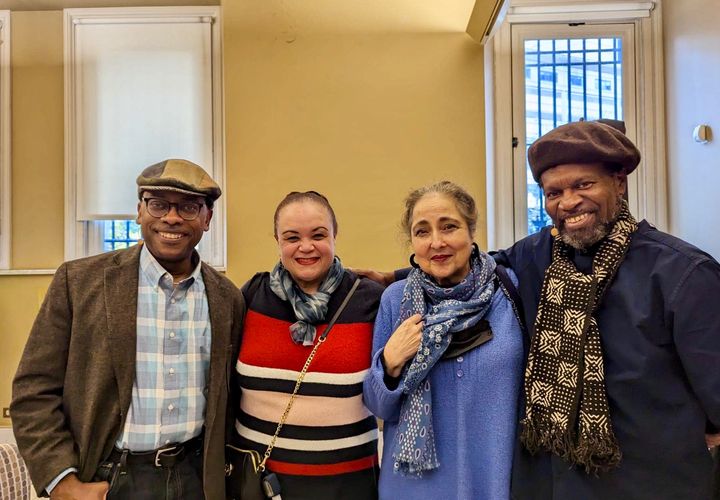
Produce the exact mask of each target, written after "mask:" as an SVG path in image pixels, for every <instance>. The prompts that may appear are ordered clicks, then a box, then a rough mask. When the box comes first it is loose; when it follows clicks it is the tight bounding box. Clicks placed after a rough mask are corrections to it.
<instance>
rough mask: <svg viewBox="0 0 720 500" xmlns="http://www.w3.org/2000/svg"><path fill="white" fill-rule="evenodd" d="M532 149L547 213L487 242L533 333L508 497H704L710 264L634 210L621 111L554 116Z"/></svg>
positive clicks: (716, 363)
mask: <svg viewBox="0 0 720 500" xmlns="http://www.w3.org/2000/svg"><path fill="white" fill-rule="evenodd" d="M528 159H529V163H530V168H531V170H532V172H533V176H534V177H535V180H536V181H537V182H538V183H539V184H540V186H541V187H542V188H543V192H544V195H545V205H546V206H545V208H546V211H547V213H548V215H550V217H551V218H552V221H553V224H554V226H553V227H552V228H549V227H548V228H545V229H543V230H542V231H540V232H539V233H537V234H534V235H531V236H528V237H527V238H524V239H522V240H520V241H518V242H517V243H516V244H515V245H513V246H512V247H511V248H509V249H507V250H504V251H501V252H499V253H498V254H497V255H496V259H497V260H498V261H499V262H501V263H504V264H505V265H508V266H510V267H512V269H513V270H514V271H515V273H516V274H517V276H518V279H519V281H520V288H519V291H520V295H521V297H522V303H523V305H524V312H525V320H526V321H525V322H526V324H527V325H528V327H529V330H530V338H531V340H530V346H529V356H528V363H527V368H526V373H525V386H524V394H523V398H522V407H521V409H520V414H521V415H524V417H522V419H521V424H520V429H519V430H520V440H519V442H520V443H522V444H519V446H518V448H517V449H516V451H515V460H514V465H513V483H512V490H513V498H528V499H568V498H578V499H680V498H682V499H690V498H693V499H709V498H711V496H712V493H711V489H712V468H713V463H712V458H711V453H710V451H709V448H710V447H711V446H712V445H713V443H715V444H717V437H718V436H717V435H716V433H717V432H718V427H720V307H718V304H720V265H719V264H718V263H717V262H716V261H715V260H714V259H713V258H712V257H711V256H710V255H708V254H707V253H705V252H703V251H701V250H699V249H697V248H695V247H694V246H692V245H690V244H689V243H686V242H684V241H682V240H680V239H678V238H675V237H673V236H671V235H669V234H666V233H663V232H661V231H658V230H657V229H655V228H654V227H653V226H652V225H650V224H649V223H648V222H646V221H640V222H636V220H635V219H634V218H633V216H632V214H630V212H629V210H628V205H627V203H626V202H625V200H624V199H623V196H624V194H625V191H626V187H627V175H628V174H630V173H631V172H632V171H633V170H634V169H635V168H636V167H637V165H638V163H639V162H640V153H639V151H638V150H637V148H636V147H635V146H634V144H633V143H632V142H631V141H630V140H629V139H628V138H627V137H626V136H625V134H624V126H623V124H622V123H621V122H589V121H588V122H577V123H570V124H567V125H562V126H560V127H557V128H556V129H554V130H552V131H550V132H548V133H547V134H545V135H544V136H543V137H541V138H540V139H538V140H537V141H536V142H535V143H534V144H533V145H532V146H531V147H530V149H529V151H528ZM706 434H707V436H706ZM706 439H707V440H706Z"/></svg>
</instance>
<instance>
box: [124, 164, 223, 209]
mask: <svg viewBox="0 0 720 500" xmlns="http://www.w3.org/2000/svg"><path fill="white" fill-rule="evenodd" d="M136 182H137V185H138V195H142V193H143V191H177V192H180V193H185V194H194V195H198V196H205V197H206V198H207V199H208V200H210V202H214V201H215V200H217V199H218V198H219V197H220V195H221V194H222V191H220V186H218V185H217V183H216V182H215V181H214V180H213V179H212V177H210V175H209V174H208V173H207V172H205V170H203V168H202V167H201V166H199V165H196V164H194V163H193V162H191V161H188V160H165V161H161V162H160V163H156V164H155V165H150V166H149V167H147V168H146V169H145V170H143V171H142V173H141V174H140V175H138V177H137V180H136Z"/></svg>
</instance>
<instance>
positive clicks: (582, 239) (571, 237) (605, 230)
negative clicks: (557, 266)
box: [560, 198, 622, 250]
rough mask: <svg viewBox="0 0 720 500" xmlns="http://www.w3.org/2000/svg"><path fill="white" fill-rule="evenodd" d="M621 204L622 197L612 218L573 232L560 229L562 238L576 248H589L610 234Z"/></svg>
mask: <svg viewBox="0 0 720 500" xmlns="http://www.w3.org/2000/svg"><path fill="white" fill-rule="evenodd" d="M621 206H622V198H618V202H617V204H616V205H615V210H613V212H612V213H611V214H610V220H601V221H599V222H598V223H597V224H595V225H594V226H592V227H588V228H585V229H582V230H579V231H573V232H572V233H568V232H566V231H565V230H564V229H560V239H562V241H563V243H565V244H566V245H570V246H571V247H573V248H575V249H576V250H587V249H588V248H590V247H591V246H593V245H594V244H595V243H597V242H598V241H600V240H602V239H604V238H605V237H606V236H607V235H608V234H610V230H611V229H612V227H613V225H614V224H615V221H616V220H617V218H618V215H619V214H620V207H621Z"/></svg>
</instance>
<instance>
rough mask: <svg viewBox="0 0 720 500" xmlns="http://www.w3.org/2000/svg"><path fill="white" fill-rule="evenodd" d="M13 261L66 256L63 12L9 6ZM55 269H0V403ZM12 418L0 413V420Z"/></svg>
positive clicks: (36, 263) (39, 263)
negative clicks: (25, 272) (21, 272)
mask: <svg viewBox="0 0 720 500" xmlns="http://www.w3.org/2000/svg"><path fill="white" fill-rule="evenodd" d="M10 23H11V55H10V58H11V63H12V130H11V133H12V256H11V258H12V263H11V264H12V267H14V268H16V269H38V268H54V267H56V266H57V265H58V264H60V263H61V262H62V258H63V210H64V205H63V190H64V187H63V186H64V180H63V179H64V178H63V68H62V60H63V54H62V12H57V11H54V12H12V13H11V18H10ZM49 283H50V276H0V318H1V319H0V325H1V327H2V331H1V332H0V333H1V334H2V339H3V340H2V349H0V407H7V406H8V404H9V402H10V382H11V380H12V376H13V374H14V373H15V368H16V367H17V364H18V361H19V359H20V354H21V353H22V348H23V346H24V345H25V339H26V337H27V332H28V331H29V329H30V326H31V325H32V321H33V319H34V318H35V314H36V313H37V310H38V307H39V303H40V301H41V300H42V297H43V295H44V293H45V290H46V289H47V286H48V284H49ZM8 424H9V421H8V420H6V419H1V418H0V425H8Z"/></svg>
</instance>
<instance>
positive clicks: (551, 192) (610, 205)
mask: <svg viewBox="0 0 720 500" xmlns="http://www.w3.org/2000/svg"><path fill="white" fill-rule="evenodd" d="M540 180H541V182H542V188H543V191H544V193H545V210H546V211H547V213H548V215H549V216H550V218H552V220H553V223H554V224H555V227H556V228H557V229H558V230H559V231H560V236H561V237H562V239H563V241H564V242H565V243H567V244H568V245H570V246H573V247H575V248H578V249H587V248H589V247H591V246H592V245H594V244H595V243H597V242H598V241H600V240H601V239H603V238H604V237H605V236H607V234H608V233H609V231H610V227H611V226H612V224H613V223H614V222H615V219H617V216H618V213H619V211H620V204H621V200H622V196H623V194H625V189H626V187H627V176H626V175H625V174H624V173H622V172H611V171H610V170H608V169H607V168H606V167H605V166H603V165H602V164H600V163H592V164H574V163H573V164H566V165H558V166H556V167H553V168H551V169H548V170H546V171H545V172H543V174H542V177H541V179H540Z"/></svg>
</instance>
